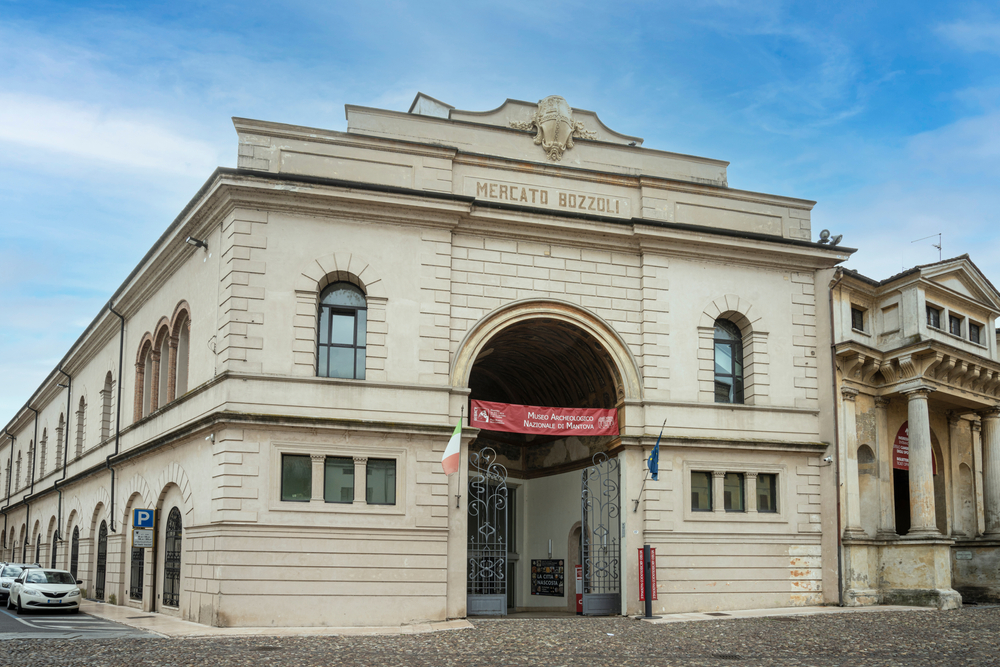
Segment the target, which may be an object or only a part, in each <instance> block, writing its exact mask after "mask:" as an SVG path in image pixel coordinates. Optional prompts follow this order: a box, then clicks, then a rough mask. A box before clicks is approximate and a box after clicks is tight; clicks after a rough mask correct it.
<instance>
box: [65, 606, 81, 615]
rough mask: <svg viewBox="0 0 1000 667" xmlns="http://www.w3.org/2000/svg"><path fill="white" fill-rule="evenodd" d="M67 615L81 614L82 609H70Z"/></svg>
mask: <svg viewBox="0 0 1000 667" xmlns="http://www.w3.org/2000/svg"><path fill="white" fill-rule="evenodd" d="M67 613H69V614H79V613H80V608H79V607H77V608H76V609H70V610H69V612H67Z"/></svg>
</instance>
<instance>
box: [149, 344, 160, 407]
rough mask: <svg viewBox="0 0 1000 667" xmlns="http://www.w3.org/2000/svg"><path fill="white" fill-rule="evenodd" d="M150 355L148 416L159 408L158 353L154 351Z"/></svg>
mask: <svg viewBox="0 0 1000 667" xmlns="http://www.w3.org/2000/svg"><path fill="white" fill-rule="evenodd" d="M150 354H152V355H153V357H152V358H153V365H152V367H151V368H152V372H153V377H152V379H151V380H150V381H149V414H153V413H154V412H156V409H157V408H158V407H160V351H159V350H156V349H154V350H153V351H152V352H151V353H150Z"/></svg>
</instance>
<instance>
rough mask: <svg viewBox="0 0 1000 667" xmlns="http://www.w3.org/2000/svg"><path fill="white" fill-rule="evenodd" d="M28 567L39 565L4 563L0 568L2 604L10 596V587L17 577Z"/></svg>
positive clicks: (0, 598) (0, 599) (0, 597)
mask: <svg viewBox="0 0 1000 667" xmlns="http://www.w3.org/2000/svg"><path fill="white" fill-rule="evenodd" d="M28 567H38V565H37V564H34V565H32V564H30V563H4V564H3V567H0V602H3V601H5V600H6V599H7V598H8V597H9V595H10V585H11V584H12V583H14V579H15V578H17V575H19V574H21V571H22V570H24V569H25V568H28Z"/></svg>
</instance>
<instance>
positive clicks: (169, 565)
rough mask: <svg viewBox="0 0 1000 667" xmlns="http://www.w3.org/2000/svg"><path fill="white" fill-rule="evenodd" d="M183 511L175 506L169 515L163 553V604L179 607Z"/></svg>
mask: <svg viewBox="0 0 1000 667" xmlns="http://www.w3.org/2000/svg"><path fill="white" fill-rule="evenodd" d="M181 530H182V526H181V511H180V510H179V509H177V508H176V507H174V508H173V509H171V510H170V514H169V515H168V516H167V534H166V536H165V538H166V539H164V543H165V544H164V554H163V604H165V605H167V606H168V607H179V606H180V596H181Z"/></svg>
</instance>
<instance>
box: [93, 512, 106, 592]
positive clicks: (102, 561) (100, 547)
mask: <svg viewBox="0 0 1000 667" xmlns="http://www.w3.org/2000/svg"><path fill="white" fill-rule="evenodd" d="M107 572H108V524H107V522H106V521H102V522H101V529H100V530H99V531H98V533H97V580H96V581H95V582H94V598H96V599H98V600H103V599H104V579H105V576H106V575H107Z"/></svg>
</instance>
